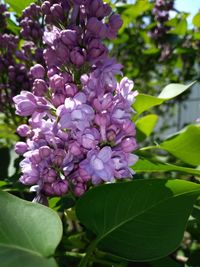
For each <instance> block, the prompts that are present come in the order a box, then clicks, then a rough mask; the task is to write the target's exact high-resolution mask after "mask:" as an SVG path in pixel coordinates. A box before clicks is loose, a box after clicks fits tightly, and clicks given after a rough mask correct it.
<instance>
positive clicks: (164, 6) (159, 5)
mask: <svg viewBox="0 0 200 267" xmlns="http://www.w3.org/2000/svg"><path fill="white" fill-rule="evenodd" d="M173 6H174V0H156V3H155V6H154V9H153V15H154V18H155V21H156V22H157V25H156V26H155V27H154V28H153V30H152V31H151V37H152V38H153V39H154V40H155V41H156V42H157V44H158V45H159V47H160V48H161V50H162V54H161V57H160V61H163V60H165V59H167V58H168V57H169V56H170V54H171V47H170V44H169V43H168V42H167V40H166V34H167V32H168V31H169V30H170V27H169V26H167V25H166V22H167V21H168V20H169V12H170V10H172V9H173Z"/></svg>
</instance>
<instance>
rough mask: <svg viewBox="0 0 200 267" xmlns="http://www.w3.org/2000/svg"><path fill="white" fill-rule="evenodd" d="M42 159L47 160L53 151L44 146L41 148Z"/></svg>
mask: <svg viewBox="0 0 200 267" xmlns="http://www.w3.org/2000/svg"><path fill="white" fill-rule="evenodd" d="M39 154H40V157H41V158H42V159H43V158H47V157H48V156H49V155H50V154H51V149H50V147H48V146H42V147H40V148H39Z"/></svg>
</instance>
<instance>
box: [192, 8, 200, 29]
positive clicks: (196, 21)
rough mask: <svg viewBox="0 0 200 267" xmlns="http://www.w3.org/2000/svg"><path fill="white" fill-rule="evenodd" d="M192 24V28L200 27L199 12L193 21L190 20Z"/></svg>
mask: <svg viewBox="0 0 200 267" xmlns="http://www.w3.org/2000/svg"><path fill="white" fill-rule="evenodd" d="M192 23H193V24H194V26H196V27H198V28H199V27H200V12H198V13H197V14H196V15H195V16H194V17H193V20H192Z"/></svg>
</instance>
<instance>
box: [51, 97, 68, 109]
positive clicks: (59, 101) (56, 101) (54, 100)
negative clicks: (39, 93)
mask: <svg viewBox="0 0 200 267" xmlns="http://www.w3.org/2000/svg"><path fill="white" fill-rule="evenodd" d="M64 102H65V96H64V95H63V94H53V96H52V103H53V105H54V106H55V107H59V106H60V105H62V104H64Z"/></svg>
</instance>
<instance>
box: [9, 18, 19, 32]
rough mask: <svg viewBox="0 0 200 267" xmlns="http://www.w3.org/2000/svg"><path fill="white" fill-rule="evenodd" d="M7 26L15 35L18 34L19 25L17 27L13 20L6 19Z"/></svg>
mask: <svg viewBox="0 0 200 267" xmlns="http://www.w3.org/2000/svg"><path fill="white" fill-rule="evenodd" d="M7 28H8V29H9V30H10V31H11V32H13V33H14V34H16V35H19V32H20V27H18V26H17V25H16V24H15V23H14V21H13V20H11V19H10V18H9V19H7Z"/></svg>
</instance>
